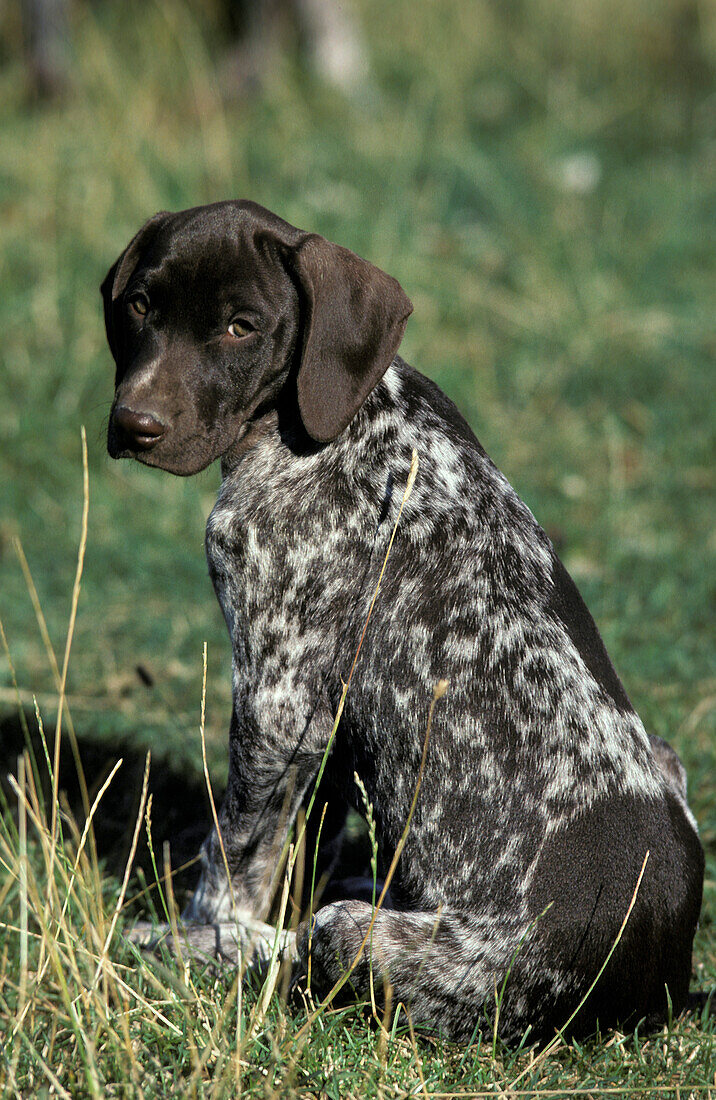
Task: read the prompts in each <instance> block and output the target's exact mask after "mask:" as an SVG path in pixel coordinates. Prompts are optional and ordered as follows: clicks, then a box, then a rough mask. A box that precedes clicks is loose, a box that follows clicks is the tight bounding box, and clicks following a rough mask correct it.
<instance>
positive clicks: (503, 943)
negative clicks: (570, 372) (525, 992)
mask: <svg viewBox="0 0 716 1100" xmlns="http://www.w3.org/2000/svg"><path fill="white" fill-rule="evenodd" d="M371 915H372V907H371V906H370V905H369V904H367V903H366V902H361V901H346V902H335V903H334V904H332V905H327V906H325V907H324V908H323V909H321V910H319V912H318V913H317V914H316V916H315V918H314V921H313V924H312V926H311V927H310V928H309V926H308V925H307V924H304V925H302V926H301V927H300V928H299V930H298V935H297V948H298V952H299V955H300V956H301V961H302V964H303V966H304V968H306V967H307V966H308V957H309V954H310V958H311V984H312V987H313V988H314V990H315V991H316V992H317V993H318V994H319V995H321V996H325V995H326V994H327V993H328V991H329V990H330V989H331V988H332V986H333V985H334V984H335V983H336V982H337V981H338V980H339V979H341V978H342V977H344V976H345V975H346V974H347V973H348V972H349V971H350V974H349V977H348V981H347V983H346V984H347V987H348V988H349V989H351V990H352V992H353V994H354V995H355V996H357V997H359V998H367V997H368V996H369V995H370V972H371V968H372V971H373V978H374V986H375V990H376V993H377V994H378V995H379V996H380V995H381V994H382V992H383V988H384V986H385V984H386V983H389V984H390V987H391V990H392V1003H393V1005H397V1004H398V1003H399V1002H402V1003H403V1004H404V1005H406V1006H407V1007H408V1008H409V1010H410V1012H411V1015H412V1017H413V1019H414V1021H415V1022H416V1023H420V1024H425V1025H427V1026H428V1027H430V1028H432V1029H435V1030H440V1031H442V1032H443V1033H444V1034H446V1035H447V1036H448V1037H449V1038H451V1039H455V1040H459V1041H466V1040H468V1039H470V1037H471V1036H472V1035H473V1033H474V1031H475V1029H476V1027H478V1026H479V1025H480V1022H481V1020H482V1021H484V1019H485V1010H486V1009H487V1010H488V1011H489V1012H490V1013H491V1011H492V1008H493V1006H494V999H495V991H496V990H497V992H498V993H499V991H500V986H501V984H502V981H503V979H504V976H505V974H506V973H507V970H508V968H509V965H510V961H511V959H512V956H513V954H514V952H515V948H516V946H517V945H518V944H519V941H520V935H521V934H522V932H523V931H524V927H522V928H520V927H518V925H517V922H510V921H509V920H500V921H499V922H498V921H497V920H495V919H490V918H486V917H482V918H481V917H473V916H468V915H465V914H458V913H450V912H447V913H440V914H438V913H405V912H398V911H395V910H383V909H381V910H379V912H378V913H377V915H376V919H375V923H374V924H373V929H372V933H371V936H370V938H369V940H368V942H367V943H366V946H365V948H364V950H363V953H362V955H361V957H360V959H359V961H358V963H357V964H356V965H355V966H352V964H353V963H354V960H355V958H356V956H357V954H358V951H359V949H360V946H361V943H362V942H363V939H364V938H365V936H366V934H367V933H368V930H369V926H370V921H371ZM351 968H352V969H351ZM506 1022H507V1021H506ZM514 1026H516V1027H519V1024H518V1022H517V1020H515V1021H514Z"/></svg>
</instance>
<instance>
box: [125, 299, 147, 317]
mask: <svg viewBox="0 0 716 1100" xmlns="http://www.w3.org/2000/svg"><path fill="white" fill-rule="evenodd" d="M129 308H130V309H131V310H133V311H134V312H135V313H136V314H138V316H139V317H146V315H147V310H148V309H149V299H148V298H147V296H146V294H133V295H132V297H131V298H130V299H129Z"/></svg>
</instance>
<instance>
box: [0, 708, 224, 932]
mask: <svg viewBox="0 0 716 1100" xmlns="http://www.w3.org/2000/svg"><path fill="white" fill-rule="evenodd" d="M27 727H28V729H29V731H30V734H29V737H30V745H29V748H30V749H31V759H32V758H33V757H34V761H35V762H36V765H37V767H36V769H35V774H36V775H37V776H39V777H40V782H41V786H42V795H43V799H44V802H45V805H48V803H49V800H50V795H51V783H50V777H49V769H48V767H47V764H46V762H45V758H44V749H43V746H42V741H41V738H40V735H39V733H38V731H37V723H36V720H35V717H34V715H31V714H27ZM45 737H46V740H47V745H48V749H49V752H50V754H52V751H53V746H54V738H55V731H54V729H53V728H49V727H48V728H46V729H45ZM26 747H28V746H27V742H26V738H25V733H24V732H23V724H22V720H21V718H20V716H19V715H18V714H17V713H13V714H6V715H3V716H0V788H1V789H2V793H3V795H4V796H5V799H6V800H7V803H8V805H9V806H10V807H13V806H15V805H16V801H17V800H16V797H15V795H14V793H13V792H12V790H11V788H10V784H9V783H8V775H9V774H12V775H17V760H18V756H19V755H20V754H21V753H22V751H23V750H24V749H25V748H26ZM79 751H80V758H81V761H82V768H83V770H84V775H85V781H86V784H87V790H88V793H89V804H90V806H91V805H92V802H93V801H94V798H95V796H96V794H97V792H98V791H99V789H100V787H101V786H102V784H103V783H104V781H105V780H106V778H107V776H108V775H109V773H110V771H111V770H112V768H113V767H114V765H115V763H116V761H117V760H118V759H119V758H120V757H121V758H122V760H123V764H122V767H121V768H120V769H119V771H118V772H117V774H116V775H115V777H114V779H113V780H112V782H111V783H110V785H109V787H108V789H107V790H106V791H105V793H104V795H103V796H102V800H101V802H100V804H99V806H98V808H97V811H96V813H95V817H94V837H95V843H96V846H97V855H98V857H99V860H100V861H101V863H102V865H103V867H104V869H105V871H106V872H107V873H108V874H111V875H115V876H117V877H118V878H120V879H121V877H122V875H123V874H124V869H125V866H126V863H127V859H128V857H129V852H130V848H131V844H132V836H133V833H134V829H135V825H136V821H137V814H138V812H139V801H140V794H141V790H142V777H143V774H144V764H145V754H146V749H142V748H139V747H138V746H137V745H136V744H132V743H130V741H129V740H126V739H114V740H113V741H112V742H111V743H109V742H108V741H107V739H106V738H102V737H97V738H92V737H90V736H87V735H83V736H82V737H81V738H80V739H79ZM59 774H60V782H59V790H60V806H61V807H62V809H63V810H65V811H69V813H70V814H71V816H72V817H73V818H74V820H75V822H77V823H78V826H79V828H80V829H81V828H82V824H83V822H84V820H85V817H86V814H85V809H84V805H83V799H82V789H81V785H80V781H79V778H78V775H77V768H76V766H75V760H74V756H73V753H72V747H71V745H70V742H69V739H68V737H67V736H66V735H63V738H62V743H61V747H60V772H59ZM149 793H150V794H151V795H152V812H151V828H152V844H153V847H154V853H155V857H156V860H157V869H158V871H159V873H160V875H163V873H164V845H165V844H166V843H168V844H169V845H170V849H169V851H170V859H171V867H172V869H173V870H174V871H175V872H176V873H175V875H174V878H173V881H174V892H175V894H176V897H177V901H178V903H179V905H180V906H182V905H183V903H184V901H185V900H186V897H187V895H188V892H189V891H191V890H193V889H194V887H195V886H196V883H197V881H198V878H199V862H198V859H197V855H198V852H199V848H200V846H201V843H202V841H203V840H204V838H205V837H206V835H207V834H208V832H209V829H210V825H211V810H210V807H209V799H208V795H207V791H206V784H205V781H204V778H203V776H198V775H196V774H195V773H192V772H190V771H189V770H188V769H187V767H186V764H185V763H184V762H183V763H182V765H181V770H179V767H177V766H174V765H173V764H172V761H171V760H170V759H161V758H157V757H156V756H153V758H152V767H151V771H150V774H149ZM222 793H223V792H221V791H216V790H215V792H214V795H215V798H216V799H217V802H219V801H220V798H221V794H222ZM187 864H188V866H185V865H187ZM138 868H141V870H142V871H143V872H144V876H145V877H146V880H147V883H152V882H154V881H155V875H154V871H153V868H152V861H151V856H150V853H149V847H148V844H147V830H146V827H145V826H144V824H143V826H142V829H141V833H140V838H139V845H138V848H137V855H136V858H135V860H134V873H135V874H136V872H137V869H138ZM131 893H132V890H131V888H130V896H131ZM138 904H139V906H140V908H141V910H145V908H146V903H142V902H141V901H140V902H139V903H138ZM138 911H139V910H138Z"/></svg>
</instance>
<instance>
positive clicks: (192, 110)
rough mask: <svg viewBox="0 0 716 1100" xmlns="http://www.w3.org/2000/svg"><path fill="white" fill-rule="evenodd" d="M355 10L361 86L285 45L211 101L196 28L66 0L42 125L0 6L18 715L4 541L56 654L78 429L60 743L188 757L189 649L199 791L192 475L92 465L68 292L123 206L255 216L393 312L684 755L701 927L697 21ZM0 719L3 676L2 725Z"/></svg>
mask: <svg viewBox="0 0 716 1100" xmlns="http://www.w3.org/2000/svg"><path fill="white" fill-rule="evenodd" d="M353 10H354V14H355V18H356V20H357V23H358V25H359V26H360V28H361V33H362V35H363V36H364V39H365V48H366V55H367V58H368V62H369V70H368V75H367V77H366V79H365V80H364V81H363V82H362V83H361V84H360V85H358V86H356V87H355V88H353V90H352V91H351V92H350V93H349V94H348V93H346V94H344V93H343V92H341V91H339V90H337V89H336V88H335V87H332V86H330V85H328V84H326V82H325V81H323V80H321V79H320V77H319V76H317V75H316V74H315V73H312V72H311V71H310V68H307V67H306V66H305V65H303V64H302V63H301V59H300V57H299V56H298V55H297V53H296V52H295V51H294V50H293V49H291V48H290V45H289V43H288V42H286V43H285V44H284V48H281V49H275V50H272V51H271V56H270V64H267V65H266V66H265V71H264V72H263V74H262V78H261V80H260V82H258V83H257V85H256V86H255V87H254V88H244V89H243V90H240V91H239V92H238V93H237V91H236V89H234V94H232V95H231V96H229V95H227V94H226V89H227V82H226V71H227V64H228V62H227V57H228V54H227V51H228V42H227V38H226V34H225V30H224V29H223V26H222V16H221V11H220V9H219V7H218V4H216V5H212V4H208V5H202V4H199V3H198V0H197V2H196V3H191V2H186V3H181V2H179V0H144V2H142V3H137V2H135V0H128V2H119V0H117V2H110V0H106V2H102V3H99V2H98V3H95V4H90V3H82V4H80V3H76V4H75V5H74V6H73V7H72V10H71V26H70V40H69V44H68V50H69V64H68V71H67V85H66V88H65V91H64V94H63V95H62V96H61V97H60V98H58V99H57V100H56V101H54V102H50V103H41V102H35V101H33V99H32V97H31V96H29V95H28V87H27V74H26V68H25V66H24V63H23V59H22V26H21V19H20V11H19V7H18V6H17V5H15V6H14V5H12V4H10V5H5V7H4V8H3V11H2V15H0V31H1V32H2V42H3V45H2V47H0V103H1V105H2V106H1V112H0V202H1V204H2V208H1V220H0V355H1V362H0V448H1V450H0V617H2V621H3V624H4V628H5V631H6V634H7V638H8V642H9V647H10V653H11V655H12V659H13V662H14V665H15V668H16V672H17V679H18V683H19V686H20V689H21V693H22V697H23V700H24V701H25V702H26V703H31V699H32V694H33V693H35V694H36V695H37V697H38V700H39V703H40V707H41V710H42V711H43V712H44V713H46V714H47V715H48V716H49V718H50V719H51V716H52V712H53V705H54V704H53V696H52V692H53V690H54V687H53V678H52V674H51V670H50V666H49V662H48V659H47V656H46V653H45V650H44V647H43V643H42V638H41V635H40V632H39V630H38V627H37V624H36V622H35V614H34V611H33V608H32V603H31V600H30V597H29V594H28V589H27V585H26V582H25V579H24V577H23V574H22V571H21V569H20V566H19V563H18V557H17V554H16V550H15V540H16V539H20V540H21V542H22V546H23V547H24V551H25V553H26V555H27V559H28V562H29V565H30V568H31V570H32V573H33V576H34V580H35V583H36V585H37V590H38V593H39V597H40V600H41V604H42V608H43V610H44V613H45V616H46V618H47V622H48V627H49V632H50V636H51V638H52V641H53V644H54V646H55V648H56V650H57V651H58V653H61V652H62V650H63V647H64V639H65V634H66V629H67V620H68V615H69V606H70V596H71V591H72V581H73V576H74V569H75V562H76V551H77V543H78V539H79V528H80V513H81V504H82V467H81V450H80V426H81V425H85V426H86V431H87V439H88V446H89V470H90V518H89V542H88V549H87V556H86V563H85V570H84V576H83V582H82V595H81V601H80V609H79V617H78V622H77V630H76V635H75V640H74V647H73V653H72V659H71V662H70V674H69V685H68V691H69V699H70V705H71V710H72V715H73V718H74V721H75V724H76V726H77V728H78V731H79V732H80V733H82V732H84V733H86V734H90V733H91V734H93V735H101V736H106V737H107V739H108V743H109V744H110V746H111V745H113V744H114V743H115V741H116V740H117V739H118V738H120V736H121V737H127V736H129V737H131V738H132V739H134V740H135V741H136V742H137V744H141V745H146V744H151V745H153V746H154V748H155V750H156V753H158V754H159V755H160V756H161V754H162V753H171V754H172V756H173V757H174V758H175V759H181V758H185V759H186V761H187V763H188V765H189V766H197V765H198V762H199V760H200V746H199V736H198V719H199V702H200V693H201V652H202V645H203V642H204V640H207V641H208V645H209V703H208V722H207V729H208V734H209V741H210V748H211V751H212V758H213V760H214V762H215V764H216V766H217V770H218V773H219V774H220V772H221V768H222V767H223V766H224V761H225V753H226V749H225V738H226V729H227V725H228V713H229V668H228V645H227V642H226V640H225V638H224V626H223V621H222V619H221V616H220V612H219V609H218V606H216V604H215V600H214V596H213V593H212V590H211V586H210V583H209V581H208V578H207V572H206V566H205V561H204V556H203V527H204V521H205V517H206V515H207V513H208V511H209V510H210V508H211V505H212V502H213V499H214V496H215V493H216V489H217V485H218V481H219V471H218V468H217V467H214V468H212V469H210V470H208V471H206V472H205V473H204V474H202V475H200V476H199V477H196V478H193V479H191V480H186V481H185V480H179V479H175V478H172V477H170V476H169V475H166V474H163V473H160V472H157V471H150V470H146V469H143V468H141V467H139V466H132V465H130V464H128V463H113V462H111V461H110V459H109V458H108V457H107V455H106V452H105V446H104V433H105V426H106V419H107V414H108V411H109V406H110V400H111V395H112V375H113V372H112V363H111V359H110V355H109V351H108V349H107V347H106V344H105V338H104V332H103V325H102V317H101V307H100V298H99V292H98V287H99V283H100V281H101V279H102V278H103V276H104V274H105V273H106V271H107V269H108V267H109V266H110V264H111V263H112V262H113V260H114V259H115V258H116V256H117V255H118V253H119V252H120V251H121V249H122V248H123V247H124V245H125V244H126V242H127V240H128V239H129V237H130V236H131V235H132V234H133V233H134V232H135V231H136V229H137V228H138V227H139V225H140V224H141V222H142V221H143V220H144V219H145V218H147V217H148V216H149V215H150V214H152V213H153V212H154V211H156V210H158V209H161V208H168V209H180V208H182V207H186V206H191V205H195V204H199V203H204V202H210V201H213V200H216V199H222V198H228V197H246V198H252V199H255V200H257V201H258V202H261V203H263V204H264V205H266V206H268V207H269V208H271V209H273V210H275V211H277V212H278V213H279V214H281V215H282V216H283V217H284V218H286V219H288V220H289V221H291V222H294V223H295V224H298V225H300V226H301V227H303V228H307V229H311V230H315V231H318V232H321V233H324V234H325V235H327V236H329V237H331V238H332V239H334V240H337V241H339V242H340V243H342V244H344V245H347V246H348V247H350V248H353V249H354V250H355V251H357V252H359V253H360V254H362V255H364V256H366V257H368V258H370V259H371V260H372V261H373V262H375V263H377V264H379V265H380V266H382V267H384V268H386V269H387V270H388V271H390V272H391V273H392V274H393V275H395V276H396V277H397V278H398V279H399V280H400V281H401V282H402V284H403V286H404V287H405V289H406V291H407V292H408V294H409V295H410V297H411V298H412V300H413V302H414V304H415V313H414V316H413V318H412V319H411V321H410V324H409V326H408V331H407V334H406V337H405V341H404V344H403V354H404V356H405V357H406V358H407V359H408V360H409V361H410V362H412V363H413V364H414V365H415V366H417V367H418V368H419V369H420V370H422V371H424V372H425V373H427V374H428V375H430V376H431V377H432V378H434V379H435V380H436V381H437V382H438V383H439V384H440V385H441V386H442V387H443V388H444V389H445V390H446V391H447V392H448V394H449V395H450V396H451V397H452V398H453V399H454V400H455V401H456V402H457V403H458V404H459V406H460V407H461V409H462V410H463V412H464V413H465V414H466V416H467V418H468V419H469V421H470V422H471V424H472V425H473V427H474V428H475V430H476V432H477V434H478V436H479V438H480V439H481V441H482V443H483V444H484V445H485V447H486V448H487V450H488V451H489V453H490V454H491V456H492V457H493V458H494V460H495V461H496V462H497V464H498V465H499V466H500V467H501V468H502V469H503V470H504V471H505V473H506V474H507V476H508V477H509V479H510V480H511V482H512V483H513V484H514V485H515V487H516V488H517V490H518V492H519V493H520V494H521V495H522V496H523V497H524V498H525V499H526V501H527V502H528V504H529V505H530V506H531V508H532V509H533V511H534V512H535V513H536V515H537V517H538V519H539V520H540V521H541V523H542V524H543V525H544V526H545V527H546V528H547V530H548V531H549V532H550V534H551V535H552V537H553V538H554V539H555V541H556V543H557V544H558V548H559V550H560V553H561V555H562V557H563V558H564V560H565V563H566V564H567V567H568V568H569V569H570V571H571V572H572V573H573V575H574V577H575V580H576V581H577V583H578V585H579V587H580V588H581V590H582V592H583V594H584V596H585V598H586V600H587V603H588V605H589V606H590V608H591V610H592V612H593V614H594V616H595V618H596V620H597V623H598V625H599V627H600V628H601V630H602V632H603V634H604V637H605V641H606V643H607V647H608V649H609V651H610V653H611V655H612V657H613V659H614V662H615V664H616V666H617V669H618V671H619V673H620V675H621V676H622V679H623V680H624V682H625V685H626V688H627V691H628V692H629V694H630V696H631V697H632V699H633V701H634V703H635V705H636V707H637V709H638V710H639V711H640V713H641V714H642V716H643V718H644V720H645V723H646V725H647V728H648V729H649V730H650V731H652V732H655V733H658V734H660V735H662V736H663V737H665V738H667V739H668V740H669V741H671V742H673V743H674V744H675V746H676V747H677V749H678V751H679V752H680V753H681V754H682V756H683V758H684V760H685V762H686V764H687V767H688V769H689V773H690V782H691V788H690V789H691V797H692V802H693V805H694V808H695V810H696V813H697V816H698V818H699V822H700V826H701V830H702V837H703V840H704V843H705V845H706V847H707V849H708V852H709V858H710V863H709V871H708V881H707V894H706V906H705V916H704V928H703V929H702V936H707V937H708V936H711V935H712V931H711V930H712V928H713V920H714V909H715V906H714V900H715V892H716V887H715V884H714V855H715V853H716V789H715V783H714V776H715V775H716V748H715V747H714V741H715V738H714V699H715V697H716V668H715V667H714V662H713V632H712V618H713V608H714V603H713V595H714V593H713V580H714V569H713V557H714V550H715V549H716V536H715V535H714V529H713V519H714V511H713V495H712V493H713V427H714V418H713V390H714V369H713V368H714V357H715V353H716V334H715V332H714V315H715V310H714V306H715V305H716V301H715V299H714V288H715V286H716V281H715V280H714V239H713V227H714V214H715V213H716V195H715V191H714V182H715V169H716V84H715V82H714V72H715V70H716V4H715V3H714V2H713V0H631V2H630V3H629V4H625V3H623V0H619V2H617V0H529V3H528V2H522V0H443V2H441V3H429V2H420V0H391V2H390V3H385V0H383V2H378V0H355V4H354V8H353ZM137 665H142V666H143V667H144V669H145V670H146V671H148V672H149V674H150V676H151V678H152V679H153V681H154V683H153V686H152V687H148V686H146V684H145V683H143V681H142V678H141V677H140V676H139V675H138V673H137V671H136V669H137ZM145 678H146V677H145ZM13 707H14V702H13V690H12V679H11V674H10V669H9V664H8V661H7V659H6V657H5V655H3V654H0V717H1V716H2V714H4V713H8V712H11V711H12V710H13ZM704 942H705V941H704ZM709 958H710V963H709V965H710V966H711V967H712V968H713V966H714V956H713V951H711V953H710V954H709Z"/></svg>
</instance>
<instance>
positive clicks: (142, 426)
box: [113, 405, 166, 451]
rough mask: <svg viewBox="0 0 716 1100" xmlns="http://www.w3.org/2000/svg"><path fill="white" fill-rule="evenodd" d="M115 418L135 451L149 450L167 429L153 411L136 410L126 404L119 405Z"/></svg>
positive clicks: (121, 431) (116, 423)
mask: <svg viewBox="0 0 716 1100" xmlns="http://www.w3.org/2000/svg"><path fill="white" fill-rule="evenodd" d="M113 420H114V424H115V427H116V428H117V429H119V431H120V433H121V434H122V435H123V436H124V437H125V439H126V441H127V444H128V446H129V447H130V448H131V450H133V451H148V450H149V449H150V447H153V446H154V445H155V443H157V442H158V441H159V440H160V439H161V437H162V436H163V435H164V433H165V431H166V426H165V425H164V424H162V422H161V420H158V419H157V417H156V416H153V415H152V413H147V412H135V410H134V409H128V408H127V406H126V405H118V406H117V408H116V409H115V410H114V413H113Z"/></svg>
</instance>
